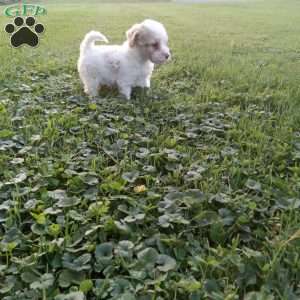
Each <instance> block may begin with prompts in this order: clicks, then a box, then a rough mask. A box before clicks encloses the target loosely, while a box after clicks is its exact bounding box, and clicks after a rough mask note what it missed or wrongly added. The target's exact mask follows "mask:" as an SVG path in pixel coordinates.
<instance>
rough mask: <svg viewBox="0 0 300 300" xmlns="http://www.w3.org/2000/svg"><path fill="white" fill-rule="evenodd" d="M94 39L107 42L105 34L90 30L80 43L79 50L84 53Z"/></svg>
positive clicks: (92, 43)
mask: <svg viewBox="0 0 300 300" xmlns="http://www.w3.org/2000/svg"><path fill="white" fill-rule="evenodd" d="M96 41H100V42H105V43H108V39H107V38H106V36H105V35H103V34H102V33H100V32H98V31H90V32H89V33H87V34H86V36H85V37H84V39H83V41H82V42H81V44H80V52H81V53H84V52H85V51H86V50H88V49H89V48H90V47H91V46H92V45H94V43H95V42H96Z"/></svg>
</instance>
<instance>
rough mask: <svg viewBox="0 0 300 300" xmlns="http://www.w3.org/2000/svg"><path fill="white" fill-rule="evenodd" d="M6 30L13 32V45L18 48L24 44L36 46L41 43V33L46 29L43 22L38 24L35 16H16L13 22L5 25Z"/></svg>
mask: <svg viewBox="0 0 300 300" xmlns="http://www.w3.org/2000/svg"><path fill="white" fill-rule="evenodd" d="M5 31H6V32H7V33H9V34H11V45H12V46H13V47H15V48H18V47H20V46H22V45H28V46H31V47H36V46H37V45H38V44H39V34H41V33H43V32H44V31H45V27H44V25H43V24H40V23H38V24H36V21H35V18H34V17H27V18H26V20H25V22H24V19H23V18H22V17H16V18H15V19H14V22H13V23H10V24H7V25H6V26H5Z"/></svg>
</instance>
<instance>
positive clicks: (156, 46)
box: [151, 42, 159, 49]
mask: <svg viewBox="0 0 300 300" xmlns="http://www.w3.org/2000/svg"><path fill="white" fill-rule="evenodd" d="M151 47H153V48H154V49H158V48H159V43H157V42H156V43H153V44H151Z"/></svg>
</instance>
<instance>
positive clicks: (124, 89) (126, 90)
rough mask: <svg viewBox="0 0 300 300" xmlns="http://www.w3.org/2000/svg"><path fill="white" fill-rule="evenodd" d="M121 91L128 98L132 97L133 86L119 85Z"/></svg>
mask: <svg viewBox="0 0 300 300" xmlns="http://www.w3.org/2000/svg"><path fill="white" fill-rule="evenodd" d="M118 87H119V92H120V94H122V95H123V96H124V97H125V98H126V99H127V100H130V98H131V90H132V88H131V86H130V85H119V86H118Z"/></svg>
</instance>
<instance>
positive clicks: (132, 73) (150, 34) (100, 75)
mask: <svg viewBox="0 0 300 300" xmlns="http://www.w3.org/2000/svg"><path fill="white" fill-rule="evenodd" d="M126 35H127V41H125V42H124V43H123V45H109V46H106V45H105V46H96V45H95V41H101V42H106V43H108V40H107V38H106V37H105V36H104V35H103V34H101V33H100V32H96V31H91V32H89V33H88V34H87V35H86V36H85V38H84V40H83V41H82V43H81V45H80V57H79V60H78V71H79V75H80V78H81V80H82V82H83V84H84V91H85V92H86V93H87V94H88V95H89V96H97V95H98V90H99V88H100V87H101V86H103V85H105V86H114V85H116V86H117V87H118V89H119V92H120V94H122V95H124V96H125V97H126V99H130V96H131V91H132V88H133V87H147V88H149V87H150V79H151V75H152V71H153V68H154V64H162V63H164V62H165V61H167V60H168V59H169V58H170V50H169V48H168V35H167V32H166V30H165V28H164V26H163V25H162V24H161V23H159V22H156V21H153V20H145V21H144V22H142V23H140V24H135V25H133V26H132V27H131V28H130V29H129V30H128V31H127V32H126Z"/></svg>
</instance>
